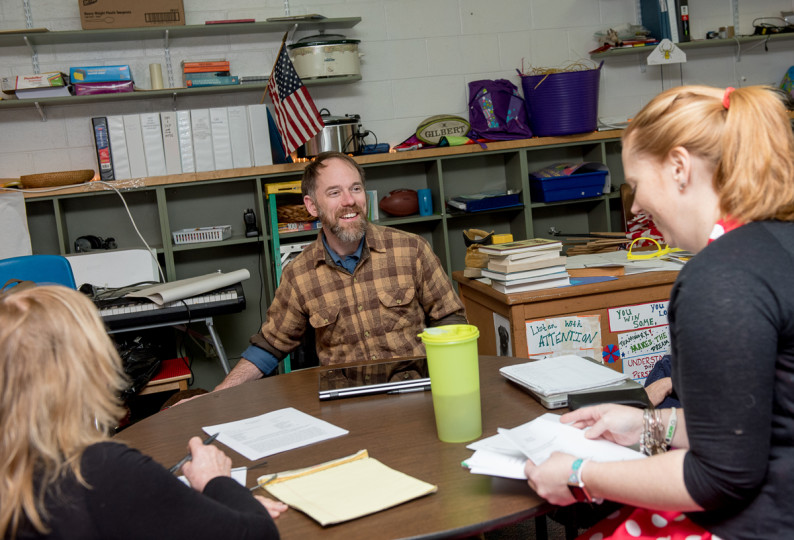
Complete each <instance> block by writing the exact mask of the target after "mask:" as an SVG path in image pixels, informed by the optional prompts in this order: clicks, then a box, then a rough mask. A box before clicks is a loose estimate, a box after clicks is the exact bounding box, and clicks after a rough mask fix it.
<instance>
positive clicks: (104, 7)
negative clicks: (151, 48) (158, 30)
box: [77, 0, 185, 30]
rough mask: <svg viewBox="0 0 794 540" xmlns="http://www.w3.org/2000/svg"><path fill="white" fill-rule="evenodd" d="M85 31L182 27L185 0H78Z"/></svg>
mask: <svg viewBox="0 0 794 540" xmlns="http://www.w3.org/2000/svg"><path fill="white" fill-rule="evenodd" d="M77 2H78V5H79V8H80V23H81V24H82V26H83V30H97V29H102V28H141V27H145V26H183V25H184V24H185V8H184V6H183V5H182V0H135V1H134V2H130V1H129V0H77Z"/></svg>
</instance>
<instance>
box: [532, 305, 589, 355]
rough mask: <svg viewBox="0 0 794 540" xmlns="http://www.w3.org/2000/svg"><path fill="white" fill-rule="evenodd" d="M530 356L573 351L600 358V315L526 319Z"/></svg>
mask: <svg viewBox="0 0 794 540" xmlns="http://www.w3.org/2000/svg"><path fill="white" fill-rule="evenodd" d="M526 328H527V349H528V350H527V353H528V355H529V357H530V358H545V357H547V356H560V355H561V354H576V355H579V356H589V357H591V358H594V359H597V360H600V359H601V317H600V316H599V315H586V316H581V317H557V318H554V319H540V320H536V321H526Z"/></svg>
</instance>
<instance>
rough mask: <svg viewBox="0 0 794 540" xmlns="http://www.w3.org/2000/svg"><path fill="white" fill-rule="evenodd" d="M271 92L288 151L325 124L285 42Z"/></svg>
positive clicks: (269, 90) (277, 61)
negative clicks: (293, 63) (290, 57)
mask: <svg viewBox="0 0 794 540" xmlns="http://www.w3.org/2000/svg"><path fill="white" fill-rule="evenodd" d="M267 92H268V94H270V99H272V100H273V105H274V106H275V108H276V126H277V127H278V131H279V133H280V134H281V139H282V144H283V146H284V151H285V152H286V153H287V154H291V153H292V152H294V151H295V149H296V148H298V147H299V146H300V145H302V144H303V143H305V142H306V141H308V140H309V139H311V138H312V137H314V136H315V135H317V134H318V133H319V132H320V130H322V129H323V127H325V124H324V123H323V120H322V117H321V116H320V113H318V112H317V107H315V106H314V101H312V97H311V96H310V95H309V91H308V90H306V87H305V86H303V83H302V82H301V80H300V77H298V73H297V72H296V71H295V68H294V67H293V66H292V62H291V61H290V59H289V56H288V55H287V50H286V48H285V47H284V46H283V45H282V47H281V51H280V52H279V54H278V59H277V60H276V65H275V66H273V73H271V75H270V81H269V82H268V83H267Z"/></svg>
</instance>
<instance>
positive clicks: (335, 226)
mask: <svg viewBox="0 0 794 540" xmlns="http://www.w3.org/2000/svg"><path fill="white" fill-rule="evenodd" d="M351 210H353V211H355V212H357V213H358V219H357V220H356V221H355V223H349V224H343V223H342V222H341V221H339V218H340V217H341V216H344V215H345V214H348V213H350V211H351ZM364 216H365V214H364V212H363V211H362V210H361V208H359V207H358V206H353V207H350V208H347V209H342V210H340V211H339V212H338V216H337V218H336V220H335V221H331V218H330V217H328V214H326V213H325V212H324V211H323V210H321V209H320V207H319V206H318V207H317V217H319V218H320V221H321V222H322V224H323V229H325V230H327V231H331V232H332V233H333V234H334V236H336V237H337V238H339V240H341V241H342V242H344V243H346V244H347V243H353V242H358V241H360V240H361V239H362V238H364V235H365V234H366V233H367V220H366V219H365V218H364Z"/></svg>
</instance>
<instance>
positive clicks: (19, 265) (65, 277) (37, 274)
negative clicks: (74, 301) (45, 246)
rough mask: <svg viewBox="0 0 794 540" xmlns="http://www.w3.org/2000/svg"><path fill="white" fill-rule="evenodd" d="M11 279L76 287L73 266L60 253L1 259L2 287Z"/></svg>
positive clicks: (0, 276)
mask: <svg viewBox="0 0 794 540" xmlns="http://www.w3.org/2000/svg"><path fill="white" fill-rule="evenodd" d="M9 279H19V280H26V281H33V282H35V283H38V284H40V285H65V286H66V287H69V288H71V289H76V288H77V286H76V285H75V282H74V275H73V274H72V267H71V265H70V264H69V261H67V260H66V257H61V256H60V255H23V256H22V257H11V258H8V259H2V260H0V287H2V286H3V285H5V284H6V282H7V281H8V280H9Z"/></svg>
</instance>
